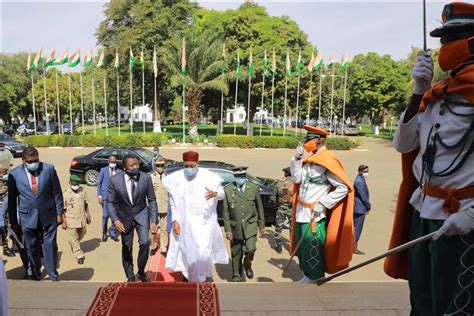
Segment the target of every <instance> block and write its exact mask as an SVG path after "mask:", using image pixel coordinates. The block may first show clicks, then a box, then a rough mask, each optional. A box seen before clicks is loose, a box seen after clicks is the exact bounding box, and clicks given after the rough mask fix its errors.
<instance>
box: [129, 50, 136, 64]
mask: <svg viewBox="0 0 474 316" xmlns="http://www.w3.org/2000/svg"><path fill="white" fill-rule="evenodd" d="M129 64H130V70H133V68H135V56H133V52H132V48H131V47H130V61H129Z"/></svg>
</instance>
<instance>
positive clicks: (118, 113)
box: [115, 67, 120, 135]
mask: <svg viewBox="0 0 474 316" xmlns="http://www.w3.org/2000/svg"><path fill="white" fill-rule="evenodd" d="M115 70H116V73H117V125H118V134H119V135H120V88H119V73H118V67H117V68H115Z"/></svg>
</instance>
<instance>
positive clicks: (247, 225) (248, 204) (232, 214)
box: [223, 167, 265, 282]
mask: <svg viewBox="0 0 474 316" xmlns="http://www.w3.org/2000/svg"><path fill="white" fill-rule="evenodd" d="M246 169H247V168H246V167H236V168H234V182H233V183H229V184H228V185H227V186H225V187H224V192H225V199H224V210H223V217H224V229H225V232H226V238H227V240H229V241H230V243H231V255H232V272H233V276H232V281H234V282H241V281H242V258H243V268H244V269H245V275H246V276H247V278H249V279H253V270H252V261H253V258H254V256H255V251H256V250H257V233H258V232H259V231H260V235H262V234H263V232H264V229H265V218H264V213H263V203H262V198H261V197H260V187H259V186H258V185H256V184H254V183H251V182H249V181H247V180H246V177H245V176H246Z"/></svg>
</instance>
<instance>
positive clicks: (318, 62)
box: [314, 53, 323, 70]
mask: <svg viewBox="0 0 474 316" xmlns="http://www.w3.org/2000/svg"><path fill="white" fill-rule="evenodd" d="M322 65H323V55H322V54H321V53H318V55H317V56H316V59H315V60H314V70H319V69H321V66H322Z"/></svg>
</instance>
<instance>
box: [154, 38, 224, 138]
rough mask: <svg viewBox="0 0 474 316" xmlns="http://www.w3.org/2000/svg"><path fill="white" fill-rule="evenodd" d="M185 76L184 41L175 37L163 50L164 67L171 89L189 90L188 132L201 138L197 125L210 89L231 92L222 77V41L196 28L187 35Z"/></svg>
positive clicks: (187, 93)
mask: <svg viewBox="0 0 474 316" xmlns="http://www.w3.org/2000/svg"><path fill="white" fill-rule="evenodd" d="M185 38H186V54H187V56H186V57H187V58H186V59H187V65H186V74H183V73H182V72H181V55H182V53H181V52H182V45H183V40H182V39H181V38H175V39H173V40H171V41H169V42H168V43H166V44H165V47H164V51H163V61H164V66H165V67H167V68H168V71H169V73H170V75H171V86H173V87H185V88H186V90H185V91H186V96H185V98H186V105H187V106H188V120H189V125H190V128H189V132H188V134H189V135H191V136H196V135H198V130H197V123H198V117H199V113H200V106H201V100H202V97H203V96H204V94H205V92H206V91H208V90H215V91H223V92H224V93H225V94H227V92H228V89H229V88H228V86H227V83H226V82H224V81H223V80H222V78H221V75H220V70H221V68H222V66H223V63H224V61H223V60H222V57H221V53H222V42H221V41H220V39H219V38H218V37H217V36H216V35H214V34H211V33H210V32H206V31H199V30H197V29H193V30H191V31H190V32H188V33H187V35H186V36H185Z"/></svg>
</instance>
